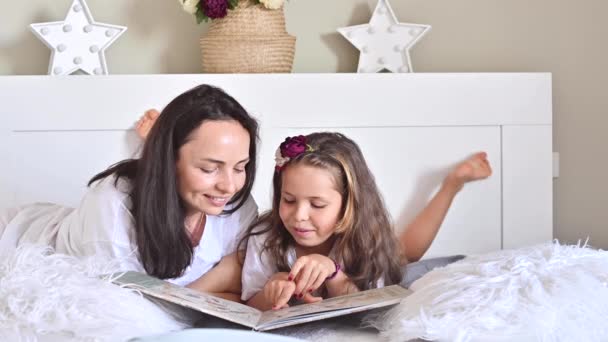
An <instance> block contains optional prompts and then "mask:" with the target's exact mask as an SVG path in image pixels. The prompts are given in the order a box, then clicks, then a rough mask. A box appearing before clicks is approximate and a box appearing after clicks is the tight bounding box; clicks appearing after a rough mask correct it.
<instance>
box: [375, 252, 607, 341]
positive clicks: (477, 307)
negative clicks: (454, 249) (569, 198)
mask: <svg viewBox="0 0 608 342" xmlns="http://www.w3.org/2000/svg"><path fill="white" fill-rule="evenodd" d="M607 283H608V252H606V251H597V250H593V249H590V248H586V247H585V246H583V247H580V246H564V245H559V244H558V243H547V244H542V245H537V246H534V247H529V248H522V249H517V250H505V251H499V252H495V253H490V254H484V255H479V256H473V257H467V258H466V259H464V260H462V261H459V262H456V263H454V264H450V265H448V266H446V267H443V268H440V269H435V270H433V271H431V272H429V273H427V274H426V275H425V276H424V277H422V278H420V279H419V280H418V281H416V282H415V283H414V284H413V285H412V287H411V288H412V290H414V291H415V292H414V293H413V294H412V295H410V296H409V297H407V298H406V299H404V300H403V301H402V302H401V304H399V305H398V306H396V307H395V308H393V309H391V310H390V311H389V312H387V313H386V314H385V315H383V316H382V317H380V318H379V319H375V320H373V321H372V323H373V324H374V325H375V326H376V327H377V328H378V329H379V330H381V331H382V336H384V337H385V338H387V339H389V340H391V341H407V340H410V339H415V338H422V339H425V340H433V341H435V340H437V341H608V325H607V322H608V285H607Z"/></svg>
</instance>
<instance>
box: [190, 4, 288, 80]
mask: <svg viewBox="0 0 608 342" xmlns="http://www.w3.org/2000/svg"><path fill="white" fill-rule="evenodd" d="M295 44H296V38H295V37H293V36H290V35H289V34H288V33H287V31H286V30H285V15H284V13H283V10H282V9H281V10H268V9H265V8H264V7H263V6H261V5H255V4H253V3H252V2H251V1H250V0H243V1H241V2H239V4H238V5H237V7H236V8H235V9H233V10H231V11H228V15H227V16H226V17H224V18H222V19H215V20H213V21H212V22H211V25H210V26H209V31H208V32H207V34H206V35H205V37H203V38H201V50H202V58H203V72H204V73H288V72H291V68H292V66H293V58H294V55H295Z"/></svg>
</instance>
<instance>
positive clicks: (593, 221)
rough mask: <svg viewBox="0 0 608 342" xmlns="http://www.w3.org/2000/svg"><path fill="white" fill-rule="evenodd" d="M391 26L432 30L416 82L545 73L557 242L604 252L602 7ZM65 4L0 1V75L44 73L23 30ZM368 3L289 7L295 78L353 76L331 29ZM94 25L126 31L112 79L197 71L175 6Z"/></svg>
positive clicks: (97, 1)
mask: <svg viewBox="0 0 608 342" xmlns="http://www.w3.org/2000/svg"><path fill="white" fill-rule="evenodd" d="M391 2H392V6H393V9H394V10H395V13H396V15H397V17H398V19H399V20H400V21H403V22H412V23H421V24H430V25H432V26H433V29H432V31H431V32H430V33H429V34H428V35H427V36H426V37H424V38H423V39H422V40H421V41H420V42H419V43H418V44H417V45H416V46H415V47H414V49H413V50H412V63H413V66H414V69H415V70H416V71H417V72H478V71H484V72H501V71H504V72H511V71H543V72H552V73H553V91H554V99H553V104H554V130H553V131H554V150H555V151H558V152H559V153H560V156H561V169H560V173H561V174H560V177H559V178H558V179H556V180H555V181H554V189H555V195H554V208H555V209H554V212H555V236H556V237H557V238H559V239H561V240H564V241H568V242H573V241H576V240H577V239H579V238H586V237H587V236H589V237H590V238H591V243H592V244H593V245H595V246H597V247H601V248H608V230H607V229H606V227H607V226H608V224H607V222H608V201H607V200H606V194H608V182H607V181H606V177H607V176H608V155H607V153H606V152H605V149H606V147H608V134H607V133H606V130H607V129H608V117H607V116H606V108H608V96H607V95H605V88H604V87H605V85H604V82H606V81H607V80H608V67H606V65H605V63H606V61H607V60H608V38H607V37H608V22H606V21H604V20H605V19H604V17H605V14H606V13H608V2H606V1H605V0H580V1H572V0H534V1H530V0H392V1H391ZM70 3H71V0H29V1H9V0H0V74H4V75H13V74H17V75H22V74H46V71H47V67H48V58H49V51H48V49H47V48H46V47H45V46H44V45H43V44H42V43H41V42H39V41H38V40H37V39H36V38H35V37H34V36H33V35H32V34H31V33H30V32H29V30H28V29H27V25H28V24H30V23H32V22H44V21H56V20H62V19H63V17H64V15H65V13H66V11H67V8H68V6H69V4H70ZM375 3H376V1H375V0H291V1H290V2H289V3H288V5H287V9H286V14H287V22H288V23H287V24H288V30H289V31H290V32H291V33H292V34H294V35H296V36H297V38H298V41H297V53H296V60H295V65H294V72H353V71H354V70H356V63H357V58H358V53H357V51H356V50H355V49H354V48H352V47H351V46H350V45H349V43H348V42H346V41H345V40H344V39H342V38H341V37H340V36H339V35H338V34H337V33H336V31H335V29H336V28H338V27H342V26H349V25H354V24H362V23H366V22H367V21H368V19H369V16H370V13H371V9H372V8H373V7H374V6H375ZM88 4H89V7H90V8H91V11H92V13H93V16H94V18H95V20H97V21H99V22H106V23H110V24H116V25H125V26H128V27H129V30H128V31H127V33H126V34H125V35H123V36H122V37H121V38H120V39H119V40H118V41H116V43H115V44H114V45H113V46H112V47H111V48H110V49H109V50H108V51H107V53H106V56H107V59H108V67H109V69H110V72H111V73H113V74H139V73H197V72H199V70H200V67H199V64H200V61H199V59H200V52H199V48H198V38H199V36H200V35H201V34H203V33H204V32H205V27H204V26H200V27H197V26H196V25H195V23H194V22H193V18H191V17H190V16H188V15H187V14H186V13H183V12H182V11H181V9H180V8H179V6H178V4H177V1H176V0H88Z"/></svg>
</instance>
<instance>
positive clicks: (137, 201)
mask: <svg viewBox="0 0 608 342" xmlns="http://www.w3.org/2000/svg"><path fill="white" fill-rule="evenodd" d="M209 120H212V121H214V120H228V121H230V120H234V121H237V122H238V123H239V124H240V125H241V126H242V127H243V128H244V129H245V130H247V132H248V133H249V139H250V142H249V163H247V165H246V166H245V174H246V180H245V184H244V186H243V188H242V189H241V190H239V191H238V192H237V193H236V194H235V195H234V196H233V198H232V199H231V200H230V202H229V203H228V204H233V205H232V206H231V209H230V210H225V211H224V213H223V214H227V215H228V214H231V213H233V212H234V211H236V210H238V209H239V208H240V207H241V206H242V205H243V203H244V202H245V201H246V200H247V198H248V197H249V195H250V193H251V188H252V187H253V181H254V178H255V172H256V143H257V140H258V123H257V121H256V120H255V119H254V118H253V117H251V116H250V115H249V114H248V113H247V111H246V110H245V109H244V108H243V107H242V106H241V105H240V104H239V103H238V102H237V101H236V100H235V99H234V98H232V97H231V96H230V95H228V94H226V93H225V92H224V91H222V90H221V89H219V88H216V87H213V86H209V85H200V86H197V87H196V88H193V89H191V90H189V91H187V92H185V93H183V94H181V95H179V96H178V97H176V98H175V99H174V100H173V101H171V103H169V104H168V105H167V107H165V109H164V110H163V111H162V113H161V115H160V116H159V117H158V119H157V121H156V122H155V123H154V125H153V127H152V129H151V131H150V133H149V135H148V136H147V138H146V142H145V144H144V147H143V151H142V156H141V158H139V159H128V160H123V161H122V162H119V163H117V164H115V165H113V166H111V167H110V168H108V169H107V170H105V171H103V172H101V173H99V174H97V175H96V176H94V177H93V178H92V179H91V180H90V181H89V186H90V185H91V184H93V183H94V182H95V181H98V180H100V179H103V178H106V177H108V176H110V175H115V176H116V181H115V184H116V183H117V182H118V179H119V178H123V177H124V178H126V179H128V180H129V181H130V182H131V184H132V187H131V190H130V193H129V196H130V198H131V201H132V206H131V208H129V209H130V211H131V213H132V215H133V218H134V220H135V233H136V240H137V241H136V242H137V249H138V253H139V258H140V261H141V263H142V265H143V267H144V268H145V270H146V272H147V273H148V274H150V275H152V276H155V277H158V278H162V279H166V278H176V277H179V276H180V275H182V274H183V272H184V271H185V270H186V268H187V267H188V266H189V265H190V263H191V262H192V256H193V246H192V243H191V241H190V237H189V235H188V233H187V232H186V229H185V225H184V220H185V209H184V208H185V206H184V203H183V201H182V199H181V198H180V196H179V192H178V185H177V184H178V183H177V171H176V162H177V160H178V157H179V149H180V147H182V146H183V145H184V144H185V143H186V142H188V140H189V139H190V135H191V133H192V132H193V131H194V130H196V129H197V128H198V127H200V125H201V124H202V123H203V122H205V121H209Z"/></svg>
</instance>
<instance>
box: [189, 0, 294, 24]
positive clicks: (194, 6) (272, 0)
mask: <svg viewBox="0 0 608 342" xmlns="http://www.w3.org/2000/svg"><path fill="white" fill-rule="evenodd" d="M178 1H179V3H180V4H181V5H182V8H183V9H184V11H186V12H188V13H190V14H194V15H195V16H196V22H197V23H199V24H200V23H201V22H203V21H204V22H207V21H209V20H210V19H211V20H213V19H218V18H223V17H225V16H226V14H228V10H232V9H234V8H235V7H236V5H237V4H238V3H239V1H242V0H178ZM252 2H253V3H255V4H256V5H260V6H264V7H265V8H267V9H271V10H275V9H279V8H281V7H283V3H284V2H285V0H252Z"/></svg>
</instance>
